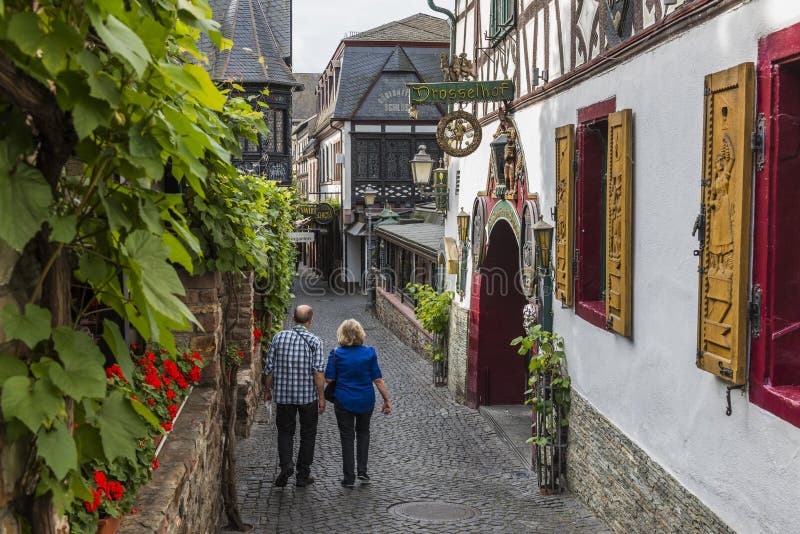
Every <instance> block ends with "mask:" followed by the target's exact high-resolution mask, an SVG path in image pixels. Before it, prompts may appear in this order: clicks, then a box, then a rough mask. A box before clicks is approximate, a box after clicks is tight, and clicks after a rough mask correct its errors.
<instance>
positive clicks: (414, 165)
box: [411, 145, 433, 185]
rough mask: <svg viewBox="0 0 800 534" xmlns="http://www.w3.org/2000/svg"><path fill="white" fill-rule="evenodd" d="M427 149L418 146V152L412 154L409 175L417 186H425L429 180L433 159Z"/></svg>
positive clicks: (423, 146)
mask: <svg viewBox="0 0 800 534" xmlns="http://www.w3.org/2000/svg"><path fill="white" fill-rule="evenodd" d="M427 148H428V147H426V146H425V145H419V152H417V153H416V154H414V158H413V159H412V160H411V175H412V176H413V177H414V183H415V184H417V185H427V184H428V183H429V182H430V179H431V169H433V158H431V156H430V154H428V150H427Z"/></svg>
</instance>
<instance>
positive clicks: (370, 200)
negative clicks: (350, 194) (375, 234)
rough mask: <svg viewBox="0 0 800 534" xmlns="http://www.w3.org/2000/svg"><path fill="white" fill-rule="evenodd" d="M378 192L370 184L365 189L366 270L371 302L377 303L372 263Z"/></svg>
mask: <svg viewBox="0 0 800 534" xmlns="http://www.w3.org/2000/svg"><path fill="white" fill-rule="evenodd" d="M377 194H378V192H377V191H376V190H375V189H373V188H371V187H369V186H367V188H366V189H364V215H365V216H366V217H367V257H366V260H367V261H366V265H365V267H366V269H365V270H364V271H365V274H366V275H367V278H366V283H367V291H368V292H369V302H370V304H374V303H375V270H374V267H373V265H372V206H374V205H375V197H376V195H377Z"/></svg>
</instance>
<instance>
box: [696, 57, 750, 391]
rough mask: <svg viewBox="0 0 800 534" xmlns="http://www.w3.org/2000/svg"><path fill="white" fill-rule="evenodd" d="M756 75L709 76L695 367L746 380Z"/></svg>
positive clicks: (744, 68) (736, 70)
mask: <svg viewBox="0 0 800 534" xmlns="http://www.w3.org/2000/svg"><path fill="white" fill-rule="evenodd" d="M753 91H754V73H753V64H752V63H743V64H741V65H739V66H736V67H733V68H731V69H728V70H724V71H721V72H717V73H715V74H710V75H708V76H706V80H705V94H706V96H705V118H704V120H705V131H704V135H703V182H702V189H701V192H702V207H701V219H700V220H701V222H703V223H704V224H702V225H701V227H702V228H701V231H702V232H703V236H702V242H701V253H700V268H699V271H700V288H699V299H700V302H699V303H698V304H699V306H698V308H699V309H698V314H699V317H698V334H697V338H698V339H697V343H698V347H697V366H698V367H699V368H701V369H704V370H706V371H708V372H710V373H713V374H715V375H717V376H719V377H720V378H723V379H724V380H727V381H729V382H733V383H734V384H744V383H745V380H746V363H747V357H746V341H747V312H746V310H747V285H748V278H749V263H750V239H749V235H750V200H751V187H752V186H751V178H752V153H751V147H750V142H751V137H750V136H751V133H752V129H753V106H754V101H753Z"/></svg>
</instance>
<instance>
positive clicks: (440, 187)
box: [433, 160, 450, 215]
mask: <svg viewBox="0 0 800 534" xmlns="http://www.w3.org/2000/svg"><path fill="white" fill-rule="evenodd" d="M449 196H450V190H449V189H448V187H447V169H445V168H444V166H443V164H442V162H441V160H440V161H439V167H437V168H436V169H433V199H434V201H435V203H436V211H439V212H441V213H443V214H444V215H447V207H448V200H449V198H448V197H449Z"/></svg>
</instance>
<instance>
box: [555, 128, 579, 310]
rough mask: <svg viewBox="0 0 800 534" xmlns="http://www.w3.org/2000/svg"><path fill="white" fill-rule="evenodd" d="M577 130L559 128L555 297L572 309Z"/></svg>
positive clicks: (557, 138)
mask: <svg viewBox="0 0 800 534" xmlns="http://www.w3.org/2000/svg"><path fill="white" fill-rule="evenodd" d="M574 162H575V126H574V125H572V124H567V125H566V126H561V127H560V128H556V231H555V234H556V235H555V262H556V266H555V274H556V281H555V294H556V295H555V296H556V298H557V299H558V300H560V301H561V304H562V305H564V306H572V288H573V272H572V258H573V254H574V250H575V243H574V238H575V226H574V224H575V223H574V221H575V166H574Z"/></svg>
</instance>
